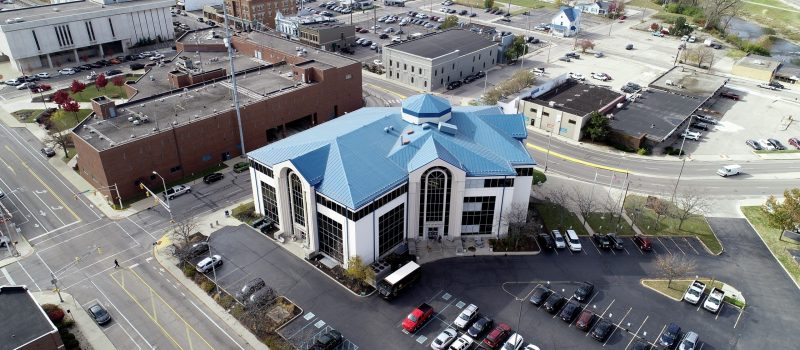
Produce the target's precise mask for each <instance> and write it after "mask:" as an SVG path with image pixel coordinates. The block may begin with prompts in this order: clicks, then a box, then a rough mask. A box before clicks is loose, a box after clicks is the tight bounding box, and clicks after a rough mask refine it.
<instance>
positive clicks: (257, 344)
mask: <svg viewBox="0 0 800 350" xmlns="http://www.w3.org/2000/svg"><path fill="white" fill-rule="evenodd" d="M162 249H163V248H162ZM153 257H155V260H156V262H158V264H159V265H161V267H162V268H163V269H164V270H167V272H169V274H170V276H172V278H174V279H175V280H177V281H178V282H179V283H180V284H181V285H182V286H183V288H185V289H186V290H187V291H188V292H189V293H191V294H192V295H193V296H195V297H196V298H197V299H198V300H199V301H200V302H201V303H203V305H205V306H206V307H208V308H209V309H211V310H210V311H211V312H213V313H214V315H216V316H217V317H219V318H220V319H221V320H222V322H225V324H226V325H227V326H228V327H230V328H231V329H232V330H233V331H234V332H235V334H236V335H238V336H239V337H240V338H241V339H242V340H243V341H244V342H245V343H247V345H250V346H252V347H253V348H256V349H259V348H261V349H264V348H266V349H269V347H268V346H267V345H266V344H264V343H262V342H261V341H259V340H258V338H256V336H255V334H253V333H252V332H250V330H248V329H247V328H246V327H244V326H243V325H242V324H241V323H239V320H237V319H236V318H233V315H231V314H229V313H227V312H226V313H225V314H224V315H220V314H219V313H218V312H216V311H215V310H214V309H215V307H219V308H222V306H220V305H219V304H217V303H216V302H215V301H214V299H212V298H211V297H210V296H209V295H208V294H205V293H202V294H204V295H205V296H206V298H202V297H199V296H198V295H197V294H198V293H195V291H194V290H193V288H190V286H193V287H194V288H197V289H199V288H200V287H199V286H197V285H195V284H193V283H192V284H189V285H187V283H184V280H185V279H186V277H183V276H181V277H183V278H180V277H178V276H176V275H175V274H174V273H173V272H172V270H171V269H170V268H168V267H167V266H166V265H165V264H164V263H163V262H162V261H161V258H159V253H158V248H157V247H156V246H153ZM201 291H202V290H201ZM287 299H288V298H287ZM209 300H210V301H211V302H212V305H209ZM295 305H297V304H295ZM298 307H300V306H299V305H298ZM301 310H302V308H301ZM228 317H230V318H231V319H233V321H234V322H235V324H231V322H230V321H229V319H228ZM239 328H241V329H243V330H244V332H241V331H240V330H239Z"/></svg>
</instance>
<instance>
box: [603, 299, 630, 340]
mask: <svg viewBox="0 0 800 350" xmlns="http://www.w3.org/2000/svg"><path fill="white" fill-rule="evenodd" d="M631 310H633V308H632V307H630V308H628V312H626V313H625V316H622V319H621V320H619V323H617V326H616V327H614V329H612V330H611V334H609V335H608V338H606V341H604V342H603V347H605V346H606V343H608V340H609V339H611V337H613V336H614V332H616V331H617V328H620V327H622V323H623V322H625V318H626V317H628V314H630V313H631Z"/></svg>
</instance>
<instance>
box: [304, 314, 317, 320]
mask: <svg viewBox="0 0 800 350" xmlns="http://www.w3.org/2000/svg"><path fill="white" fill-rule="evenodd" d="M314 316H316V315H314V313H313V312H309V313H307V314H306V315H305V316H303V318H305V319H306V321H309V320H311V319H312V318H314Z"/></svg>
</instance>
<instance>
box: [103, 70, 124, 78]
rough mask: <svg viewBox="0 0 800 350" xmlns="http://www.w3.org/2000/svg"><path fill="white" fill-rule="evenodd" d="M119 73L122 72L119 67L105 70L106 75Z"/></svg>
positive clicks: (110, 75)
mask: <svg viewBox="0 0 800 350" xmlns="http://www.w3.org/2000/svg"><path fill="white" fill-rule="evenodd" d="M120 74H122V71H121V70H119V69H109V70H108V71H106V77H113V76H115V75H120Z"/></svg>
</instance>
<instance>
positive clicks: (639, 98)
mask: <svg viewBox="0 0 800 350" xmlns="http://www.w3.org/2000/svg"><path fill="white" fill-rule="evenodd" d="M706 100H707V99H703V98H698V97H690V96H684V95H678V94H675V93H671V92H666V91H661V90H657V89H647V90H643V91H640V92H638V93H636V94H634V95H633V96H632V97H631V99H630V100H629V101H628V102H627V103H625V105H624V106H623V107H622V108H619V109H617V110H616V111H614V113H613V115H612V116H611V122H610V123H609V124H610V126H611V131H612V135H610V138H611V139H612V140H613V141H614V142H616V143H618V144H621V145H625V146H627V147H630V148H631V149H639V148H641V147H645V146H655V145H658V144H660V143H662V142H665V141H667V140H669V139H676V138H677V137H678V134H680V133H679V132H677V131H679V129H680V128H681V126H683V125H685V123H686V121H687V120H688V119H689V117H690V116H691V115H692V113H694V112H695V111H696V110H697V109H698V108H700V106H702V105H703V104H704V103H705V102H706Z"/></svg>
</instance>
